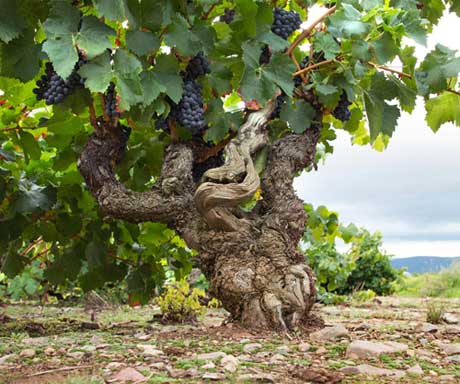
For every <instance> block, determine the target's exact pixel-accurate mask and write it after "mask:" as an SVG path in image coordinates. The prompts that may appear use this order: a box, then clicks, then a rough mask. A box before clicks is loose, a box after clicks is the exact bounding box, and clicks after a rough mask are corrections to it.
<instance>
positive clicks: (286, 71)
mask: <svg viewBox="0 0 460 384" xmlns="http://www.w3.org/2000/svg"><path fill="white" fill-rule="evenodd" d="M262 68H263V67H262ZM262 70H263V73H264V75H265V76H266V77H267V78H268V79H269V80H271V81H272V82H273V83H275V84H276V85H277V86H278V87H280V88H281V89H282V90H283V91H284V92H285V93H286V94H288V95H291V94H292V92H293V90H294V82H293V80H292V79H293V78H292V73H294V72H295V65H294V63H293V62H292V61H291V59H290V58H289V57H288V56H287V55H285V54H281V53H275V54H274V55H272V57H271V59H270V63H269V64H268V65H267V66H266V67H265V68H263V69H262Z"/></svg>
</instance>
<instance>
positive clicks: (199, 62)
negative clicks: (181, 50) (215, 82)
mask: <svg viewBox="0 0 460 384" xmlns="http://www.w3.org/2000/svg"><path fill="white" fill-rule="evenodd" d="M185 72H186V76H187V77H190V78H191V79H196V78H197V77H200V76H203V75H206V74H207V73H211V67H210V66H209V61H208V59H206V57H204V55H203V52H199V53H198V54H197V55H196V56H194V57H193V58H192V59H191V60H190V61H189V62H188V64H187V68H186V69H185Z"/></svg>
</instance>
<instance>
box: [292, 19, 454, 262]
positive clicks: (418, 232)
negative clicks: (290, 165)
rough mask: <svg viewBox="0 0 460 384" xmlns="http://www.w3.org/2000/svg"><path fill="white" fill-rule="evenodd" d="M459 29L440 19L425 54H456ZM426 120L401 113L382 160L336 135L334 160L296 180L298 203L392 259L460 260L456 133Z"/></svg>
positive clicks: (417, 111)
mask: <svg viewBox="0 0 460 384" xmlns="http://www.w3.org/2000/svg"><path fill="white" fill-rule="evenodd" d="M459 25H460V18H458V17H456V16H454V15H448V16H445V17H443V19H442V21H441V22H440V24H439V26H438V27H436V28H435V30H434V32H433V34H432V35H431V37H430V39H429V43H428V48H429V49H430V50H431V49H432V48H433V47H434V46H435V44H436V43H441V44H444V45H446V46H448V47H449V48H451V49H459V50H460V36H459V31H460V30H459ZM417 52H418V54H420V55H424V52H426V49H425V48H424V47H418V48H417ZM459 108H460V106H459ZM424 117H425V111H424V107H423V103H421V102H419V103H418V105H417V107H416V109H415V111H414V112H413V114H412V115H409V114H407V113H403V114H402V116H401V117H400V119H399V121H398V127H397V129H396V132H395V133H394V135H393V137H392V139H391V140H390V144H389V146H388V148H387V150H385V151H384V152H381V153H380V152H377V151H375V150H372V149H371V147H370V146H366V147H361V146H357V145H351V140H350V136H349V135H348V134H346V133H343V132H342V131H338V138H337V140H336V141H335V142H334V146H335V150H334V154H333V155H330V156H329V157H328V159H327V160H326V162H325V164H322V165H321V164H320V165H319V168H318V171H317V172H310V173H304V174H302V175H301V176H300V177H298V178H297V179H296V181H295V187H296V189H297V191H298V194H299V196H300V197H301V198H302V199H303V200H305V201H306V202H310V203H312V204H313V205H314V206H318V205H321V204H324V205H326V206H327V207H328V208H329V209H332V210H335V211H338V212H339V214H340V219H341V221H342V222H343V223H344V224H348V223H349V222H353V223H355V224H356V225H357V226H362V227H365V228H367V229H369V230H371V231H377V230H378V231H380V232H382V234H383V240H384V248H385V249H386V250H387V251H388V252H389V253H391V254H394V255H395V256H396V257H407V256H460V152H459V148H460V128H458V127H454V126H453V125H448V124H445V125H443V126H442V127H441V129H440V130H439V131H438V133H436V134H434V133H433V132H432V131H431V129H430V128H428V126H427V125H426V122H425V121H424Z"/></svg>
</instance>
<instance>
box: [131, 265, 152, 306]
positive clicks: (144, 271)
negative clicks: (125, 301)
mask: <svg viewBox="0 0 460 384" xmlns="http://www.w3.org/2000/svg"><path fill="white" fill-rule="evenodd" d="M153 273H154V271H153V270H152V267H151V266H150V264H144V265H141V266H140V267H138V268H137V269H134V270H132V271H131V272H130V273H129V274H128V276H127V277H126V282H127V284H128V292H129V293H130V294H131V300H133V301H139V302H140V303H141V304H146V303H147V302H148V301H149V300H150V298H151V297H152V296H153V294H154V289H155V286H156V284H155V280H154V279H153Z"/></svg>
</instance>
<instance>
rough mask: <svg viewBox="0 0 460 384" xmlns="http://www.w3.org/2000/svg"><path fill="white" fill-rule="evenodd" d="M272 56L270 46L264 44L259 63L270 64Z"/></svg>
mask: <svg viewBox="0 0 460 384" xmlns="http://www.w3.org/2000/svg"><path fill="white" fill-rule="evenodd" d="M271 57H272V53H271V52H270V48H269V47H268V45H264V46H263V48H262V53H261V54H260V57H259V64H260V65H263V64H268V63H269V62H270V58H271Z"/></svg>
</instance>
